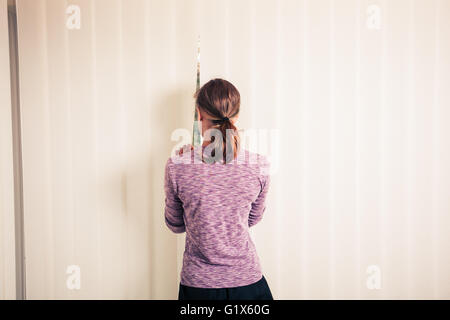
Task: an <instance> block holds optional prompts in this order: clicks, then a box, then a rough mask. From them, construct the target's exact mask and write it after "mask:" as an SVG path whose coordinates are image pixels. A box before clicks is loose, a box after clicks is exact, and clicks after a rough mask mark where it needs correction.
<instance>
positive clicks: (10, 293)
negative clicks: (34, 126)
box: [0, 0, 16, 300]
mask: <svg viewBox="0 0 450 320" xmlns="http://www.w3.org/2000/svg"><path fill="white" fill-rule="evenodd" d="M8 41H9V40H8V8H7V0H0V300H1V299H15V297H16V278H15V277H16V274H15V251H14V250H15V248H14V177H13V146H12V127H11V125H12V122H11V86H10V72H9V45H8Z"/></svg>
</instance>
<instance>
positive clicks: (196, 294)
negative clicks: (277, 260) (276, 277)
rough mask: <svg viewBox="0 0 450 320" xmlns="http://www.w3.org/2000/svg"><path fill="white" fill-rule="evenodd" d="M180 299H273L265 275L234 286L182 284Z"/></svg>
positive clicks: (179, 293) (179, 292)
mask: <svg viewBox="0 0 450 320" xmlns="http://www.w3.org/2000/svg"><path fill="white" fill-rule="evenodd" d="M178 300H273V297H272V293H271V292H270V288H269V285H268V284H267V281H266V279H265V278H264V276H263V277H262V278H261V280H259V281H257V282H255V283H252V284H249V285H247V286H242V287H234V288H194V287H188V286H185V285H182V284H181V283H180V288H179V291H178Z"/></svg>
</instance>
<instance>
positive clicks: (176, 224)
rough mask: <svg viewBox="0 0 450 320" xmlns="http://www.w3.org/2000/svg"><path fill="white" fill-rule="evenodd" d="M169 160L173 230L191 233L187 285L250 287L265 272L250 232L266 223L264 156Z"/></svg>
mask: <svg viewBox="0 0 450 320" xmlns="http://www.w3.org/2000/svg"><path fill="white" fill-rule="evenodd" d="M199 155H201V151H200V150H199V149H196V150H193V151H192V152H191V157H190V161H180V159H179V158H180V157H179V156H174V157H171V158H169V159H168V161H167V164H166V175H165V192H166V209H165V219H166V224H167V226H168V227H169V228H170V229H171V230H172V231H174V232H176V233H181V232H184V231H186V248H185V252H184V257H183V269H182V272H181V284H183V285H186V286H191V287H199V288H230V287H237V286H245V285H248V284H251V283H254V282H256V281H258V280H259V279H261V277H262V272H261V267H260V264H259V259H258V256H257V254H256V250H255V246H254V244H253V242H252V240H251V238H250V235H249V227H251V226H253V225H254V224H256V223H257V222H258V221H260V219H261V218H262V215H263V213H264V211H265V197H266V194H267V191H268V187H269V174H268V172H269V163H268V161H267V159H266V158H265V157H264V156H261V155H258V154H256V153H252V152H249V151H247V150H245V149H242V150H241V151H239V154H238V157H237V158H236V159H234V160H233V162H231V163H228V164H222V163H215V164H207V163H203V162H202V161H201V156H199Z"/></svg>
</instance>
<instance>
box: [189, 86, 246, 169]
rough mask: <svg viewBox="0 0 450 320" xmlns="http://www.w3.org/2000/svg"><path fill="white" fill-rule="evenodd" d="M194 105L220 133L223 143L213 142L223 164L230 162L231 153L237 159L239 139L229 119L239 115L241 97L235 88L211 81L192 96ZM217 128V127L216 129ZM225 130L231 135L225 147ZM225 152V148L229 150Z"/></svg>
mask: <svg viewBox="0 0 450 320" xmlns="http://www.w3.org/2000/svg"><path fill="white" fill-rule="evenodd" d="M194 98H195V104H196V105H197V106H198V107H199V109H200V110H202V111H204V112H205V113H206V114H208V115H209V116H211V117H212V119H210V120H211V121H212V122H213V124H215V126H213V128H218V129H219V130H220V132H221V133H222V138H223V141H220V142H219V141H214V140H211V142H213V141H214V143H215V144H217V145H218V149H219V150H223V157H224V163H228V162H230V161H231V160H232V159H230V158H231V157H230V156H227V155H231V151H233V153H232V154H233V159H235V158H236V157H237V154H238V152H239V148H240V137H239V133H238V131H237V128H236V127H235V125H234V124H233V123H232V122H231V119H232V118H233V117H235V116H237V115H238V114H239V108H240V104H241V96H240V94H239V91H238V90H237V89H236V87H235V86H234V85H233V84H231V83H230V82H228V81H227V80H224V79H217V78H216V79H212V80H210V81H208V82H207V83H205V84H204V85H203V86H202V87H201V88H200V89H199V90H197V92H195V94H194ZM217 126H218V127H217ZM227 130H228V131H229V133H231V134H232V139H231V141H229V142H228V145H227ZM230 147H231V149H230V150H228V151H227V148H230Z"/></svg>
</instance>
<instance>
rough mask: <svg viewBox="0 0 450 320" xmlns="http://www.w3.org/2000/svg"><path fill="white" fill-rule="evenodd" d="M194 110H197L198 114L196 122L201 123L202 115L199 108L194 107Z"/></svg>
mask: <svg viewBox="0 0 450 320" xmlns="http://www.w3.org/2000/svg"><path fill="white" fill-rule="evenodd" d="M195 108H196V109H197V113H198V120H199V121H203V115H202V113H201V112H200V109H199V107H198V106H196V107H195Z"/></svg>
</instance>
